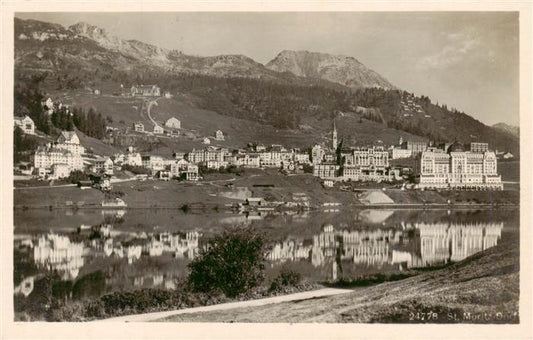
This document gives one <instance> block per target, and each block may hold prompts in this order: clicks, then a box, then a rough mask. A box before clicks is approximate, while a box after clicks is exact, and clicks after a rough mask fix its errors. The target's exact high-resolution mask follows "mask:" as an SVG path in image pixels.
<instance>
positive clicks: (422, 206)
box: [13, 203, 520, 215]
mask: <svg viewBox="0 0 533 340" xmlns="http://www.w3.org/2000/svg"><path fill="white" fill-rule="evenodd" d="M214 207H218V205H216V204H209V205H206V206H205V207H204V208H203V209H198V208H191V209H190V212H188V213H195V212H200V211H202V212H206V211H209V210H213V208H214ZM209 208H211V209H209ZM349 208H357V209H385V210H386V209H392V210H411V209H416V210H471V209H476V210H479V209H483V210H491V209H501V208H503V209H519V208H520V203H512V204H447V203H446V204H445V203H398V204H372V205H364V204H361V205H359V204H349V205H340V206H336V207H335V209H337V210H339V211H340V210H343V209H349ZM13 209H14V210H23V211H24V210H37V209H45V210H103V211H110V212H112V211H122V210H136V209H176V210H181V206H155V207H154V206H145V207H143V206H135V207H130V206H128V207H99V206H80V207H76V206H53V207H52V208H50V205H43V206H24V205H13ZM324 209H326V210H330V209H328V208H327V207H313V208H310V209H304V210H296V209H283V210H281V211H279V210H278V211H276V210H270V211H273V212H279V213H283V212H288V211H290V212H297V213H303V212H316V211H318V212H320V211H322V210H324ZM252 211H253V210H252ZM252 211H250V212H252ZM221 212H232V210H231V209H221ZM234 215H242V214H237V213H236V214H234Z"/></svg>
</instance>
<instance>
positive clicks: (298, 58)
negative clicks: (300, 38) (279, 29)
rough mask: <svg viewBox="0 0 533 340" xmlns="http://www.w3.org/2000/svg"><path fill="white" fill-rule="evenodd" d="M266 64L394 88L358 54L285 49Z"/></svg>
mask: <svg viewBox="0 0 533 340" xmlns="http://www.w3.org/2000/svg"><path fill="white" fill-rule="evenodd" d="M266 67H267V68H269V69H271V70H273V71H277V72H291V73H293V74H295V75H297V76H301V77H309V78H319V79H325V80H328V81H331V82H334V83H338V84H342V85H345V86H349V87H353V88H360V87H380V88H385V89H394V88H395V86H394V85H392V84H391V83H390V82H389V81H388V80H387V79H385V78H384V77H382V76H381V75H379V74H378V73H376V72H375V71H373V70H371V69H369V68H367V67H366V66H365V65H363V64H362V63H361V62H359V61H358V60H357V59H355V58H354V57H350V56H344V55H331V54H327V53H319V52H309V51H291V50H283V51H282V52H280V53H279V54H278V55H277V56H276V57H275V58H274V59H272V60H271V61H270V62H268V63H267V64H266Z"/></svg>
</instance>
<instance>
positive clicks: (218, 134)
mask: <svg viewBox="0 0 533 340" xmlns="http://www.w3.org/2000/svg"><path fill="white" fill-rule="evenodd" d="M215 139H216V140H224V133H223V132H222V131H221V130H217V131H216V132H215Z"/></svg>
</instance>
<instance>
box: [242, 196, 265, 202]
mask: <svg viewBox="0 0 533 340" xmlns="http://www.w3.org/2000/svg"><path fill="white" fill-rule="evenodd" d="M246 200H247V201H248V202H260V201H262V200H264V198H263V197H248V198H247V199H246Z"/></svg>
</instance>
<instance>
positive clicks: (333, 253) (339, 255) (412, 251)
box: [267, 222, 503, 279]
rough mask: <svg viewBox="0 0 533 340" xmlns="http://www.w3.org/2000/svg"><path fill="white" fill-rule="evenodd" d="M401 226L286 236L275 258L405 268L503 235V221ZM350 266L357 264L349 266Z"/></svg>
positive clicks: (436, 261)
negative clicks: (308, 236)
mask: <svg viewBox="0 0 533 340" xmlns="http://www.w3.org/2000/svg"><path fill="white" fill-rule="evenodd" d="M401 225H402V228H401V229H394V228H380V227H376V228H369V229H362V230H348V229H336V228H335V227H334V226H333V225H332V224H328V225H325V226H324V227H323V229H322V232H320V233H319V234H317V235H314V236H313V237H312V241H311V242H305V240H302V239H300V240H298V239H286V240H284V241H282V242H278V243H276V244H275V245H274V246H273V248H272V250H271V251H270V253H269V254H268V256H267V258H268V260H269V261H271V262H279V263H283V262H287V261H292V262H295V261H302V260H303V261H308V262H310V263H311V264H312V265H313V266H314V267H315V268H318V267H322V269H326V271H327V269H328V268H332V273H331V276H329V275H327V277H325V278H326V279H327V278H331V279H336V277H337V274H336V272H337V271H338V270H341V268H344V270H347V269H357V268H358V267H359V268H361V267H366V268H373V269H383V268H385V267H386V265H388V266H389V267H388V268H389V269H397V270H403V269H404V268H417V267H427V266H434V265H441V264H445V263H448V262H450V261H451V262H456V261H461V260H463V259H465V258H466V257H468V256H470V255H473V254H475V253H477V252H480V251H483V250H485V249H487V248H490V247H493V246H495V245H496V244H497V242H498V240H499V239H500V237H501V232H502V229H503V222H494V223H401ZM349 266H351V267H352V268H347V267H349Z"/></svg>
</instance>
